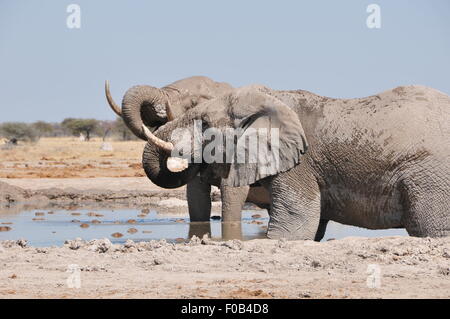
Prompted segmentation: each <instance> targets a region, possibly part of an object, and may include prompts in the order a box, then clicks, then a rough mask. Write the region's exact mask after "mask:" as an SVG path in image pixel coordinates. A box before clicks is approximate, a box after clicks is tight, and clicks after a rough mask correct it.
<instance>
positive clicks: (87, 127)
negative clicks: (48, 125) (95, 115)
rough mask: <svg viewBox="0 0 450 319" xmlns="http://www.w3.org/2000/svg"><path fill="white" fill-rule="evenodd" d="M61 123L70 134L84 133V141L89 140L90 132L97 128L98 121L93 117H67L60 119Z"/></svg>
mask: <svg viewBox="0 0 450 319" xmlns="http://www.w3.org/2000/svg"><path fill="white" fill-rule="evenodd" d="M61 125H62V126H63V127H64V128H65V129H67V130H68V131H69V132H70V133H71V134H72V135H79V134H80V133H84V134H85V135H86V141H89V140H90V138H91V133H92V132H94V131H95V130H96V129H97V128H98V121H97V120H95V119H74V118H67V119H65V120H64V121H62V123H61Z"/></svg>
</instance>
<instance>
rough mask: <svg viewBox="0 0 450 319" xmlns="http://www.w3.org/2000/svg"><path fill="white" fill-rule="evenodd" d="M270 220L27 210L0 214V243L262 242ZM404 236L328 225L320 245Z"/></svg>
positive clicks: (262, 216) (246, 215)
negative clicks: (198, 220) (206, 238)
mask: <svg viewBox="0 0 450 319" xmlns="http://www.w3.org/2000/svg"><path fill="white" fill-rule="evenodd" d="M268 220H269V217H268V215H267V212H266V211H254V210H245V211H243V216H242V222H241V223H240V224H222V223H221V222H220V219H214V218H213V219H212V220H211V221H210V222H202V223H190V222H189V218H188V217H187V216H184V215H168V214H159V213H158V212H157V211H156V210H149V211H148V212H145V213H144V214H143V213H142V212H141V211H137V210H99V211H87V210H77V211H72V210H54V211H42V210H30V211H23V212H20V213H17V212H13V213H10V212H7V211H4V212H0V227H2V226H3V229H5V227H9V228H10V230H8V231H0V240H9V239H19V238H26V239H27V240H28V242H29V244H30V245H32V246H41V247H42V246H53V245H56V246H60V245H62V244H63V243H64V241H65V240H67V239H74V238H77V237H79V238H82V239H85V240H90V239H94V238H109V239H110V240H111V241H112V242H113V243H123V242H125V241H126V240H128V239H132V240H134V241H142V240H159V239H163V238H164V239H166V240H167V241H168V242H182V241H184V240H187V239H189V238H191V237H192V236H193V235H196V236H198V237H202V236H203V235H204V234H206V233H208V234H210V236H211V237H212V238H213V239H217V240H228V239H240V240H250V239H255V238H264V237H265V231H266V227H267V223H268ZM394 235H407V233H406V231H405V230H403V229H388V230H367V229H362V228H358V227H351V226H345V225H341V224H338V223H333V222H330V223H329V225H328V228H327V232H326V234H325V238H324V239H323V240H328V239H331V238H335V239H339V238H343V237H348V236H363V237H383V236H394Z"/></svg>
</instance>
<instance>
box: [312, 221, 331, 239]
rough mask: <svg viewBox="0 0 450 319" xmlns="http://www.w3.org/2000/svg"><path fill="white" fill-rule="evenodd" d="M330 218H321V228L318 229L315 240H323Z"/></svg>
mask: <svg viewBox="0 0 450 319" xmlns="http://www.w3.org/2000/svg"><path fill="white" fill-rule="evenodd" d="M327 225H328V219H320V222H319V228H318V229H317V233H316V237H314V240H315V241H321V240H322V239H323V237H324V236H325V231H326V230H327Z"/></svg>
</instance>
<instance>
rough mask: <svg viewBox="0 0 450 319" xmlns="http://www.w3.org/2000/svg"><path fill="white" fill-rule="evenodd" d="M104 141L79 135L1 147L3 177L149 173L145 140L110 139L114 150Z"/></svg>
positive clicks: (123, 175) (105, 175)
mask: <svg viewBox="0 0 450 319" xmlns="http://www.w3.org/2000/svg"><path fill="white" fill-rule="evenodd" d="M102 143H103V141H102V140H101V139H99V138H94V139H92V140H91V141H89V142H81V141H79V140H78V138H75V137H73V138H72V137H63V138H42V139H40V140H39V142H37V143H29V144H21V145H19V146H17V147H14V148H12V149H1V150H0V159H1V162H0V177H2V178H34V177H36V178H39V177H47V178H70V177H133V176H145V175H144V172H143V170H142V168H141V164H140V162H141V157H142V150H143V149H144V145H145V142H143V141H126V142H122V141H108V143H110V144H111V145H112V147H113V151H103V150H101V145H102Z"/></svg>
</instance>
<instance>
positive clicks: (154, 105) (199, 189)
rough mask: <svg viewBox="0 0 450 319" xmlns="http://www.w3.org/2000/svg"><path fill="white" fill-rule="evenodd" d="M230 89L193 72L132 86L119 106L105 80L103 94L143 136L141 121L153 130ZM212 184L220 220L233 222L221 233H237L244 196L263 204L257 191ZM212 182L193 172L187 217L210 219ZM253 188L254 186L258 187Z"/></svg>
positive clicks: (164, 185)
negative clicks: (219, 198)
mask: <svg viewBox="0 0 450 319" xmlns="http://www.w3.org/2000/svg"><path fill="white" fill-rule="evenodd" d="M232 90H233V87H232V86H231V85H229V84H228V83H224V82H215V81H213V80H212V79H210V78H208V77H205V76H193V77H188V78H185V79H182V80H179V81H176V82H174V83H172V84H169V85H167V86H164V87H162V88H156V87H152V86H149V85H137V86H133V87H131V88H130V89H128V91H127V92H126V93H125V95H124V97H123V99H122V107H119V106H118V105H117V104H116V102H115V101H114V99H113V98H112V96H111V92H110V87H109V82H108V81H106V82H105V95H106V99H107V101H108V104H109V105H110V107H111V108H112V110H113V111H114V112H115V113H116V114H117V115H118V116H119V117H121V118H122V119H123V121H124V122H125V124H126V125H127V126H128V127H129V128H130V130H131V131H132V132H133V133H134V134H135V135H136V136H137V137H139V138H141V139H144V140H146V137H145V136H144V135H143V132H142V125H145V126H146V127H147V128H148V129H149V130H150V131H152V132H154V131H156V130H157V129H158V128H159V127H161V126H162V125H164V124H166V123H167V122H168V121H171V120H173V119H175V118H178V117H181V116H182V115H183V114H185V112H186V111H188V110H189V109H191V108H193V107H195V106H197V105H199V104H202V103H204V102H205V101H208V100H210V99H213V98H214V97H216V96H220V95H222V94H226V93H228V92H231V91H232ZM169 106H170V107H169ZM167 110H169V112H167ZM158 183H159V185H163V187H166V188H167V187H168V188H173V187H179V186H181V184H180V185H178V184H170V183H164V181H162V180H160V181H158ZM213 184H214V185H216V186H219V187H220V189H221V196H222V221H225V222H230V223H234V224H235V225H231V224H230V225H228V226H225V227H223V228H222V233H223V235H224V237H231V234H236V233H239V231H240V223H239V224H238V223H236V222H238V221H239V222H240V220H241V209H242V206H243V204H244V202H245V201H246V200H247V201H252V202H255V203H256V204H258V203H259V205H260V207H266V206H264V205H265V204H264V203H262V202H260V201H258V195H255V194H257V193H258V192H255V191H253V190H250V188H249V187H248V186H243V187H241V188H233V187H228V186H226V185H223V184H222V185H220V184H217V183H213ZM211 185H212V184H211V183H208V182H206V181H202V180H201V179H200V177H199V176H192V178H191V179H190V180H189V182H188V183H187V187H186V197H187V201H188V210H189V217H190V221H192V222H203V221H209V220H210V215H211V196H210V193H211ZM253 189H256V190H257V189H258V187H253ZM252 196H253V197H252ZM234 228H236V229H234Z"/></svg>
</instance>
